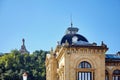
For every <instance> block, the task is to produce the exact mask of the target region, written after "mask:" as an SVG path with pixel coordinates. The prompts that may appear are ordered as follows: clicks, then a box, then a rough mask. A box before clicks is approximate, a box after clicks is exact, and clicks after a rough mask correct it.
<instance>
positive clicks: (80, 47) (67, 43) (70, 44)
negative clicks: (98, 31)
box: [46, 24, 120, 80]
mask: <svg viewBox="0 0 120 80" xmlns="http://www.w3.org/2000/svg"><path fill="white" fill-rule="evenodd" d="M77 32H78V28H76V27H73V25H72V24H71V27H68V28H67V31H66V34H65V35H64V36H63V38H62V40H61V42H60V43H58V45H57V46H56V49H55V50H52V49H51V52H50V54H47V56H46V80H120V52H118V53H117V54H105V53H106V51H107V50H108V47H107V45H105V44H104V43H103V42H101V45H97V44H96V43H89V42H88V40H87V39H86V38H85V37H84V36H82V35H81V34H78V33H77Z"/></svg>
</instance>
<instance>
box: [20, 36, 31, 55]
mask: <svg viewBox="0 0 120 80" xmlns="http://www.w3.org/2000/svg"><path fill="white" fill-rule="evenodd" d="M19 51H20V53H21V54H24V53H29V52H28V51H27V49H26V47H25V39H24V38H23V39H22V45H21V49H20V50H19Z"/></svg>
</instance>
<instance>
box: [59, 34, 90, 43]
mask: <svg viewBox="0 0 120 80" xmlns="http://www.w3.org/2000/svg"><path fill="white" fill-rule="evenodd" d="M66 41H67V42H68V43H69V44H70V45H72V43H76V42H78V41H82V42H87V43H88V40H87V39H86V38H85V37H84V36H82V35H80V34H66V35H64V36H63V38H62V40H61V45H62V44H64V43H65V42H66Z"/></svg>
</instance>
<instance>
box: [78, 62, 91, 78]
mask: <svg viewBox="0 0 120 80" xmlns="http://www.w3.org/2000/svg"><path fill="white" fill-rule="evenodd" d="M90 68H92V66H91V64H90V63H88V62H87V61H83V62H81V63H80V64H79V66H78V69H79V71H78V80H93V78H92V75H93V74H92V72H91V70H90Z"/></svg>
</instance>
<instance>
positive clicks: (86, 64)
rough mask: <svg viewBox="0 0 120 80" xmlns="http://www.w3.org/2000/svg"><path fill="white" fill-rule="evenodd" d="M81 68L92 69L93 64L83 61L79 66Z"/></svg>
mask: <svg viewBox="0 0 120 80" xmlns="http://www.w3.org/2000/svg"><path fill="white" fill-rule="evenodd" d="M79 68H91V64H90V63H88V62H87V61H83V62H81V63H80V64H79Z"/></svg>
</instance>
